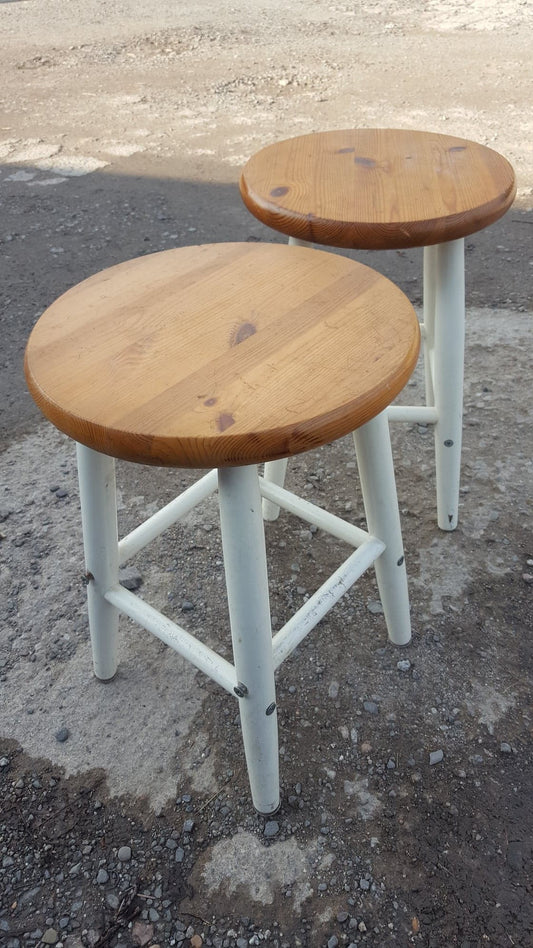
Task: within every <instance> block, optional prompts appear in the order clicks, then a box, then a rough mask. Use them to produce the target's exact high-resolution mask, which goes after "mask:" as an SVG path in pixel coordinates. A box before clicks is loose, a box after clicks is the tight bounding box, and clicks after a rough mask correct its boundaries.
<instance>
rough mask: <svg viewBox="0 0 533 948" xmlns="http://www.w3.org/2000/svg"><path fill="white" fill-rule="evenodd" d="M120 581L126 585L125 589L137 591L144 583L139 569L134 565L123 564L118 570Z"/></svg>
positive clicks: (122, 584)
mask: <svg viewBox="0 0 533 948" xmlns="http://www.w3.org/2000/svg"><path fill="white" fill-rule="evenodd" d="M118 581H119V583H120V585H121V586H124V589H129V591H130V592H135V590H136V589H139V586H141V585H142V581H143V578H142V576H141V574H140V573H139V570H138V569H135V568H134V567H133V566H123V567H122V568H121V569H119V571H118Z"/></svg>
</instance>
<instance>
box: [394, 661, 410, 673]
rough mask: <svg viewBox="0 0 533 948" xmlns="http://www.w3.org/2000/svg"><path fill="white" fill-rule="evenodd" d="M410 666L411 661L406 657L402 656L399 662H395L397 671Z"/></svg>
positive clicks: (406, 669) (407, 668)
mask: <svg viewBox="0 0 533 948" xmlns="http://www.w3.org/2000/svg"><path fill="white" fill-rule="evenodd" d="M410 667H411V662H410V661H409V659H407V658H403V659H402V661H401V662H397V663H396V668H397V669H398V671H401V672H407V671H409V669H410Z"/></svg>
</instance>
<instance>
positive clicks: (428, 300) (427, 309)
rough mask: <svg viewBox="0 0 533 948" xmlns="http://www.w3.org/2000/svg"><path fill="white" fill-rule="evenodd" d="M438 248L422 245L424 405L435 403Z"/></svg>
mask: <svg viewBox="0 0 533 948" xmlns="http://www.w3.org/2000/svg"><path fill="white" fill-rule="evenodd" d="M437 252H438V248H437V247H435V246H433V247H424V331H423V334H422V340H423V346H424V375H425V382H426V405H427V406H431V405H434V404H435V394H434V391H433V351H434V347H435V290H436V283H435V280H436V270H437Z"/></svg>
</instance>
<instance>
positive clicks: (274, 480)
mask: <svg viewBox="0 0 533 948" xmlns="http://www.w3.org/2000/svg"><path fill="white" fill-rule="evenodd" d="M288 243H289V246H290V247H314V246H315V244H310V243H309V241H307V240H299V239H298V238H297V237H289V241H288ZM286 472H287V458H282V459H281V460H279V461H267V462H266V464H265V469H264V472H263V477H264V479H265V481H268V483H269V484H275V485H276V487H283V486H284V485H285V474H286ZM278 517H279V507H278V505H277V504H275V503H273V502H272V501H271V500H263V519H264V520H277V519H278Z"/></svg>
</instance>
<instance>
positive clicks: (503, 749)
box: [500, 741, 513, 754]
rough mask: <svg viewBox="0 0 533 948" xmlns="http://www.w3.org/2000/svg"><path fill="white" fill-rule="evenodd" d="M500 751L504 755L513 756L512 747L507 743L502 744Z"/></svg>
mask: <svg viewBox="0 0 533 948" xmlns="http://www.w3.org/2000/svg"><path fill="white" fill-rule="evenodd" d="M500 750H501V752H502V754H512V753H513V748H512V747H511V745H510V744H508V743H507V742H506V741H502V743H501V744H500Z"/></svg>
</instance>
